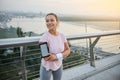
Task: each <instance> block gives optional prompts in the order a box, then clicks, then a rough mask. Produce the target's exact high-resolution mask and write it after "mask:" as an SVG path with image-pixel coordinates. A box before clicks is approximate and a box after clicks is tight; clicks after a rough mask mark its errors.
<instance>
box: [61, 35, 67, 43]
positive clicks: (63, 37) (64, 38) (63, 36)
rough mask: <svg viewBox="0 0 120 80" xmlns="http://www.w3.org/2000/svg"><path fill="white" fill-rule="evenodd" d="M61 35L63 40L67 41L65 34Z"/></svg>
mask: <svg viewBox="0 0 120 80" xmlns="http://www.w3.org/2000/svg"><path fill="white" fill-rule="evenodd" d="M61 37H62V40H63V41H64V42H67V39H66V37H65V35H64V34H62V33H61Z"/></svg>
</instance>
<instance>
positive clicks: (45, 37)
mask: <svg viewBox="0 0 120 80" xmlns="http://www.w3.org/2000/svg"><path fill="white" fill-rule="evenodd" d="M39 42H48V36H47V33H44V34H43V35H42V37H41V38H40V40H39Z"/></svg>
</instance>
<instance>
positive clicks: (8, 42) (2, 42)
mask: <svg viewBox="0 0 120 80" xmlns="http://www.w3.org/2000/svg"><path fill="white" fill-rule="evenodd" d="M118 34H120V30H113V31H103V32H98V33H85V34H80V35H70V36H66V37H67V39H68V40H75V39H84V38H93V37H98V36H109V35H118ZM40 38H41V36H39V37H24V38H9V39H0V48H6V47H15V46H24V45H31V44H38V41H39V39H40Z"/></svg>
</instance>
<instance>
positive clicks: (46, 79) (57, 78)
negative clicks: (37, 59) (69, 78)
mask: <svg viewBox="0 0 120 80" xmlns="http://www.w3.org/2000/svg"><path fill="white" fill-rule="evenodd" d="M62 70H63V67H60V68H59V69H58V70H56V71H52V70H48V71H47V70H46V68H45V67H43V66H41V67H40V80H50V78H51V75H53V80H61V77H62Z"/></svg>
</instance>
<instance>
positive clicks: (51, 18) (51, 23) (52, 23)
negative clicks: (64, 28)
mask: <svg viewBox="0 0 120 80" xmlns="http://www.w3.org/2000/svg"><path fill="white" fill-rule="evenodd" d="M46 26H47V28H48V29H49V30H56V28H57V26H58V19H57V17H56V16H55V15H52V14H50V15H47V16H46Z"/></svg>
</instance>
